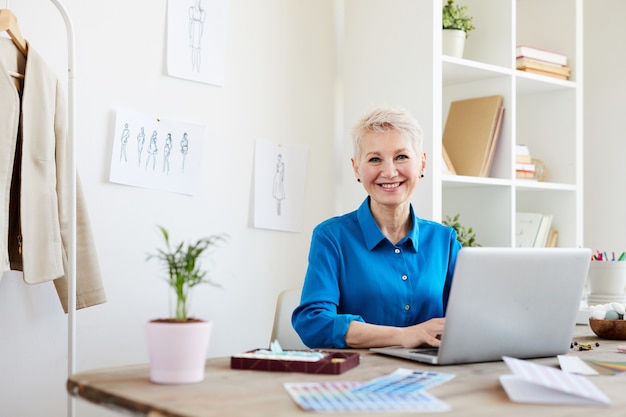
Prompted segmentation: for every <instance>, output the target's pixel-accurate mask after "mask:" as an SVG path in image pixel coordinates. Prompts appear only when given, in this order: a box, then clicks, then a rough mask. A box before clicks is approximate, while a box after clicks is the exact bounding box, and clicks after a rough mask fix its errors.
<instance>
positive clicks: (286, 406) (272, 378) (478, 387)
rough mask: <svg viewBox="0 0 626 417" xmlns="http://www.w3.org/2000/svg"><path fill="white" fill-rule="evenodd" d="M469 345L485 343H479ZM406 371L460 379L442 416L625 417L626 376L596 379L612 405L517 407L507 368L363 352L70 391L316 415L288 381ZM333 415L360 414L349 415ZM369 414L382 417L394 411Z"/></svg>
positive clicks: (123, 403) (129, 404)
mask: <svg viewBox="0 0 626 417" xmlns="http://www.w3.org/2000/svg"><path fill="white" fill-rule="evenodd" d="M576 334H577V336H576V337H575V340H577V341H578V342H579V343H592V344H595V342H596V341H597V342H599V343H600V346H599V347H595V346H594V347H593V350H591V351H582V352H580V351H577V350H575V349H573V350H572V351H571V352H570V353H569V354H571V355H576V356H580V357H582V358H588V359H597V360H607V361H626V354H623V353H617V352H616V350H615V346H616V345H617V344H619V343H624V344H626V342H618V341H609V340H602V339H598V338H596V337H595V335H593V334H592V333H591V332H590V330H589V328H588V326H580V325H579V326H577V331H576ZM468 343H480V338H478V339H477V340H471V341H468ZM529 343H541V340H536V341H530V340H529ZM536 362H537V363H541V364H543V365H554V366H556V365H558V360H557V358H543V359H537V360H536ZM400 367H404V368H410V369H428V370H437V371H441V372H447V373H453V374H456V378H454V379H453V380H451V381H448V382H446V383H444V384H443V385H440V386H437V387H434V388H431V389H430V390H429V392H430V393H432V394H433V395H434V396H436V397H437V398H439V399H441V400H442V401H445V402H446V403H448V404H449V405H450V406H451V407H452V411H451V412H447V413H444V414H445V415H446V416H463V417H472V416H481V417H488V416H497V417H500V416H504V415H506V416H527V415H532V416H533V417H544V416H545V417H558V416H584V417H588V416H589V415H590V413H602V416H603V417H609V416H618V415H619V416H620V417H622V416H623V415H624V410H625V409H626V396H624V386H626V379H624V376H622V375H616V376H611V375H607V376H594V377H590V378H591V381H592V382H593V383H594V384H596V385H597V386H598V388H600V389H601V390H602V391H603V392H604V393H605V394H606V395H607V396H608V397H609V398H610V399H611V401H612V405H611V406H609V407H602V406H600V407H596V406H593V407H586V406H583V407H574V406H554V405H549V406H546V405H534V404H518V403H513V402H511V401H510V400H509V398H508V396H507V395H506V393H505V392H504V389H503V388H502V386H501V385H500V382H499V380H498V378H499V376H500V375H502V374H508V373H510V372H509V370H508V367H507V366H506V364H504V362H490V363H482V364H472V365H460V366H445V367H434V366H428V365H421V364H417V363H415V362H411V361H406V360H403V359H394V358H389V357H385V356H382V355H377V354H372V353H370V352H369V351H362V356H361V363H360V365H359V366H357V367H356V368H354V369H351V370H349V371H347V372H345V373H343V374H341V375H310V374H303V373H284V372H263V371H249V370H238V369H230V358H216V359H209V360H208V361H207V364H206V378H205V380H204V381H203V382H201V383H199V384H192V385H178V386H177V385H156V384H152V383H151V382H150V381H149V368H148V365H138V366H126V367H119V368H110V369H101V370H95V371H88V372H81V373H78V374H76V375H74V376H72V377H71V378H70V379H69V380H68V382H67V389H68V391H69V392H70V393H71V394H72V395H73V396H76V397H80V398H83V399H85V400H87V401H90V402H93V403H96V404H99V405H102V406H104V407H107V408H110V409H113V410H120V411H124V412H125V413H126V414H128V413H131V414H136V415H147V416H150V417H159V416H163V417H209V416H220V417H228V416H233V417H235V416H236V417H241V416H267V417H281V416H304V415H309V416H310V415H312V413H310V412H305V411H303V410H301V409H300V408H299V407H298V406H297V405H296V404H295V403H294V402H293V401H292V399H291V397H289V395H288V394H287V392H286V391H285V389H284V387H283V383H284V382H307V381H316V382H325V381H333V380H336V381H367V380H369V379H372V378H376V377H379V376H383V375H386V374H389V373H391V372H393V371H394V370H396V369H397V368H400ZM333 414H340V415H345V416H348V415H350V416H354V414H350V413H333ZM396 414H397V413H396ZM400 414H401V413H400ZM367 415H368V416H371V417H379V416H382V415H386V416H389V415H390V413H367Z"/></svg>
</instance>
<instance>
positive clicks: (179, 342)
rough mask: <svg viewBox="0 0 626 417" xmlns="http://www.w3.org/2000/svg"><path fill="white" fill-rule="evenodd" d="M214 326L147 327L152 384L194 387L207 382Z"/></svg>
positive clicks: (202, 323) (205, 323) (150, 324)
mask: <svg viewBox="0 0 626 417" xmlns="http://www.w3.org/2000/svg"><path fill="white" fill-rule="evenodd" d="M212 327H213V322H210V321H194V322H187V323H169V322H161V321H150V322H148V323H147V324H146V337H147V343H148V354H149V357H150V380H151V381H152V382H155V383H158V384H193V383H197V382H201V381H202V380H204V369H205V362H206V355H207V350H208V348H209V341H210V339H211V330H212Z"/></svg>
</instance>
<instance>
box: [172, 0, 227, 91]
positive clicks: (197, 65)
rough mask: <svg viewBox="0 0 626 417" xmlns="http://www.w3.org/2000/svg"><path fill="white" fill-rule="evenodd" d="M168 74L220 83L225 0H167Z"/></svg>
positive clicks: (222, 68)
mask: <svg viewBox="0 0 626 417" xmlns="http://www.w3.org/2000/svg"><path fill="white" fill-rule="evenodd" d="M167 6H168V8H167V71H168V75H171V76H173V77H178V78H184V79H187V80H192V81H198V82H202V83H206V84H212V85H216V86H222V85H224V54H225V49H226V28H227V20H228V0H168V2H167Z"/></svg>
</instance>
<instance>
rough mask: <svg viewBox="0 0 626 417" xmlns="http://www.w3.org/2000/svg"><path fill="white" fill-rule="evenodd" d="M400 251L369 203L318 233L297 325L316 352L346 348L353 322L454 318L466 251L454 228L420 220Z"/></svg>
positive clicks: (328, 223) (295, 318) (401, 322)
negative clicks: (456, 278)
mask: <svg viewBox="0 0 626 417" xmlns="http://www.w3.org/2000/svg"><path fill="white" fill-rule="evenodd" d="M410 215H411V217H412V218H413V228H412V229H411V230H410V231H409V233H408V234H407V235H406V237H404V238H403V239H402V240H401V241H400V242H398V244H396V245H394V244H392V243H391V242H390V241H389V240H388V239H387V238H386V237H385V235H383V233H382V232H381V230H380V228H379V227H378V225H377V224H376V222H375V220H374V217H373V216H372V212H371V211H370V207H369V197H368V198H366V199H365V201H364V202H363V204H361V206H360V207H359V209H358V210H356V211H353V212H351V213H348V214H345V215H343V216H338V217H334V218H331V219H328V220H326V221H324V222H322V223H321V224H319V225H318V226H317V227H316V228H315V229H314V230H313V237H312V240H311V247H310V251H309V266H308V269H307V272H306V277H305V280H304V286H303V288H302V296H301V300H300V305H299V306H298V307H297V308H296V309H295V310H294V312H293V315H292V318H291V321H292V324H293V326H294V328H295V329H296V331H297V332H298V334H299V335H300V338H301V339H302V341H303V342H304V343H305V344H306V345H307V346H309V347H312V348H346V347H349V346H348V345H346V342H345V335H346V332H347V331H348V326H349V324H350V322H351V321H352V320H359V321H363V322H366V323H372V324H380V325H388V326H396V327H405V326H410V325H413V324H418V323H421V322H423V321H426V320H428V319H431V318H435V317H443V316H444V314H445V311H446V307H447V302H448V296H449V293H450V285H451V283H452V273H453V271H454V265H455V262H456V256H457V253H458V251H459V250H460V249H461V244H460V243H459V242H458V241H457V240H456V232H455V231H454V229H453V228H451V227H448V226H444V225H442V224H440V223H436V222H433V221H428V220H423V219H420V218H418V217H416V216H415V214H414V212H413V207H412V206H411V214H410Z"/></svg>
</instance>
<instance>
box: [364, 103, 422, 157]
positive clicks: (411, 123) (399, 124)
mask: <svg viewBox="0 0 626 417" xmlns="http://www.w3.org/2000/svg"><path fill="white" fill-rule="evenodd" d="M389 130H395V131H397V132H400V133H401V134H402V135H403V136H404V137H406V138H408V139H409V140H410V141H411V143H412V144H413V148H414V150H415V153H417V154H418V155H421V154H422V152H423V150H422V149H423V136H424V135H423V132H422V127H421V126H420V124H419V123H418V121H417V120H416V119H415V118H414V117H413V116H412V115H411V114H410V113H409V112H408V111H407V110H405V109H404V108H402V107H385V106H382V107H376V108H375V109H373V110H372V111H370V112H369V113H368V114H366V115H365V116H364V117H363V118H362V119H361V120H360V121H359V122H358V123H357V124H356V126H355V127H354V129H353V130H352V145H353V147H354V159H355V161H358V160H359V158H360V157H361V141H362V140H363V136H365V135H366V134H367V133H370V132H379V133H382V132H387V131H389Z"/></svg>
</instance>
